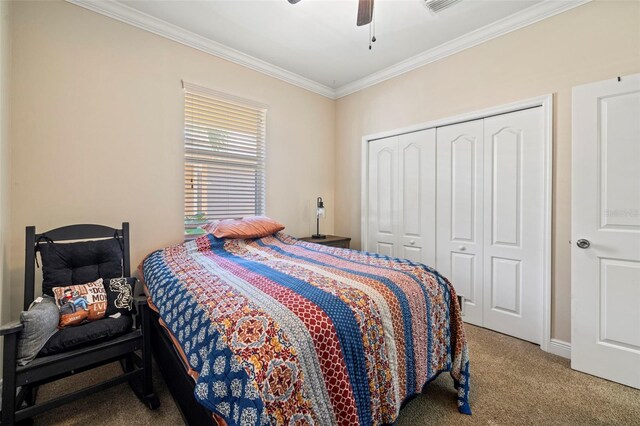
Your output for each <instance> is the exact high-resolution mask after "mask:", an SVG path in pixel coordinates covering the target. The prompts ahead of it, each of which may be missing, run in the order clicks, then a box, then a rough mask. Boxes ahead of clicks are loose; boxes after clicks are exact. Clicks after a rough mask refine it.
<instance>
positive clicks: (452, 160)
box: [436, 120, 483, 325]
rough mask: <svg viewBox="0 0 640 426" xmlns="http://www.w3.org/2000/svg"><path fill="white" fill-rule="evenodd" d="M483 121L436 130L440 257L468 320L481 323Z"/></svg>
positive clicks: (441, 271)
mask: <svg viewBox="0 0 640 426" xmlns="http://www.w3.org/2000/svg"><path fill="white" fill-rule="evenodd" d="M482 140H483V121H482V120H475V121H469V122H466V123H461V124H454V125H451V126H445V127H440V128H438V129H437V159H438V162H437V163H438V171H437V173H438V177H437V202H436V206H437V214H436V217H437V262H436V267H437V268H438V271H439V272H440V273H442V274H443V275H444V276H446V277H447V278H449V280H450V281H451V283H452V284H453V286H454V287H455V289H456V292H457V293H458V294H459V295H463V296H464V297H465V306H464V317H463V318H464V320H465V321H466V322H469V323H471V324H477V325H482V312H483V308H482V304H483V294H482V277H483V274H482V266H483V265H482V250H483V242H482V237H483V232H482V224H483V219H482V215H483V209H482V200H483V194H482V185H483V149H482V147H483V143H482Z"/></svg>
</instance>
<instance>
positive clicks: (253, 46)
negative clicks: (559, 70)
mask: <svg viewBox="0 0 640 426" xmlns="http://www.w3.org/2000/svg"><path fill="white" fill-rule="evenodd" d="M68 1H70V2H72V3H76V4H78V5H80V6H83V7H87V8H90V9H92V10H95V11H97V12H100V13H103V14H105V15H108V16H111V17H114V18H115V19H120V20H123V21H125V22H129V23H132V24H133V25H137V26H139V27H142V28H145V29H147V30H149V31H152V32H156V33H159V34H161V35H165V36H167V37H169V38H172V39H175V40H177V41H180V42H183V43H185V44H191V45H194V47H197V48H201V49H202V50H206V51H210V52H211V53H214V54H218V52H222V53H223V54H219V56H222V57H226V58H227V59H230V60H233V61H235V62H238V63H242V64H245V65H246V64H249V66H251V67H252V68H256V69H258V70H261V71H263V72H266V73H267V74H271V75H274V76H276V77H278V78H282V79H284V80H286V81H290V82H292V83H293V84H298V85H301V86H303V87H307V88H310V90H314V91H317V92H318V93H322V94H324V95H327V96H330V97H336V96H342V95H344V94H346V93H349V92H352V91H355V90H357V89H358V88H362V87H366V85H369V84H373V83H375V82H377V81H382V80H383V79H384V78H388V75H389V74H390V73H392V70H391V69H392V68H394V67H395V68H396V70H394V71H393V72H395V75H397V74H399V73H401V72H405V71H407V70H408V69H411V68H415V66H418V65H421V64H424V63H428V62H431V61H433V60H436V59H438V58H439V57H443V56H446V54H451V53H455V51H459V50H462V49H463V48H466V47H470V46H471V45H473V44H477V43H478V42H482V41H484V40H487V39H490V38H493V37H495V36H497V35H500V34H503V33H506V32H508V31H512V30H514V29H517V28H519V27H521V26H524V25H528V24H530V23H532V22H535V21H537V20H539V19H543V18H545V17H547V16H551V15H553V14H556V13H559V12H561V11H563V10H566V9H568V8H570V7H575V6H577V5H579V4H582V3H584V2H585V1H587V0H544V1H543V0H462V2H460V3H458V4H455V5H454V6H452V7H450V8H448V9H446V10H444V11H442V12H440V13H438V14H433V13H432V12H431V11H429V10H428V9H427V8H426V6H425V5H424V1H423V0H375V35H376V38H377V41H376V42H375V43H374V44H373V48H372V50H369V49H368V36H369V27H368V26H364V27H357V26H356V15H357V9H358V1H357V0H301V1H300V2H299V3H298V4H295V5H292V4H289V2H288V1H287V0H200V1H193V0H172V1H160V0H143V1H141V0H68ZM166 23H169V24H172V25H166ZM179 32H184V34H177V33H179ZM185 34H186V35H185ZM185 40H186V41H185ZM206 43H211V44H212V46H208V47H204V48H203V47H202V45H204V44H206ZM447 46H454V48H445V47H447ZM227 48H231V49H227ZM456 49H457V50H456ZM425 55H426V56H425ZM429 55H430V56H429ZM421 57H422V62H420V63H417V62H416V59H417V58H421ZM255 58H257V59H258V61H255ZM412 61H413V65H412V66H404V68H403V69H398V68H402V66H403V64H407V63H411V62H412ZM396 64H399V65H396ZM274 65H275V67H274ZM376 73H377V74H378V75H381V76H382V77H380V78H377V79H373V76H375V75H376ZM299 76H302V77H303V78H299ZM391 76H392V75H391ZM373 80H375V81H373ZM365 81H368V82H369V83H368V84H364V82H365ZM314 86H316V87H314Z"/></svg>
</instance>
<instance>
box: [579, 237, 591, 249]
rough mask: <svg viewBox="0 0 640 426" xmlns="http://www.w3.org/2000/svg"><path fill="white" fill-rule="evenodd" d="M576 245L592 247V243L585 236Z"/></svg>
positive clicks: (582, 247) (583, 247) (584, 247)
mask: <svg viewBox="0 0 640 426" xmlns="http://www.w3.org/2000/svg"><path fill="white" fill-rule="evenodd" d="M576 245H577V246H578V247H580V248H581V249H588V248H589V247H591V243H590V242H589V240H585V239H584V238H581V239H579V240H578V241H576Z"/></svg>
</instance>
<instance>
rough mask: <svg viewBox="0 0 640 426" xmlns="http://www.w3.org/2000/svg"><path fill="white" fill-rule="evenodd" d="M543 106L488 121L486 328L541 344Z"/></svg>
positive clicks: (485, 143) (485, 222) (485, 259)
mask: <svg viewBox="0 0 640 426" xmlns="http://www.w3.org/2000/svg"><path fill="white" fill-rule="evenodd" d="M543 124H544V123H543V116H542V109H541V108H533V109H528V110H524V111H517V112H513V113H510V114H504V115H499V116H495V117H491V118H487V119H485V125H484V129H485V130H484V131H485V133H484V167H485V178H484V196H485V202H484V228H485V235H486V237H485V241H484V325H485V327H488V328H491V329H493V330H496V331H500V332H503V333H506V334H509V335H512V336H516V337H519V338H521V339H525V340H529V341H531V342H535V343H540V341H541V339H542V336H541V329H542V327H541V324H542V311H541V306H542V281H543V280H542V272H543V271H542V253H543V247H542V241H543V238H542V235H543V230H544V223H543V214H542V206H543V205H544V199H543V197H544V187H543V185H544V178H543V176H542V171H543V167H544V145H543V142H544V139H543V135H542V129H543Z"/></svg>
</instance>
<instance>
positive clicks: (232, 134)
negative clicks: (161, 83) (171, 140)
mask: <svg viewBox="0 0 640 426" xmlns="http://www.w3.org/2000/svg"><path fill="white" fill-rule="evenodd" d="M184 86H185V108H184V111H185V120H184V122H185V124H184V148H185V149H184V179H185V182H184V226H185V234H186V235H187V236H196V235H200V234H203V233H204V230H203V229H202V228H201V227H200V226H201V225H202V224H204V223H206V222H208V221H210V220H213V219H231V218H239V217H243V216H252V215H261V214H264V206H265V122H266V113H267V111H266V108H265V107H264V106H260V105H257V104H254V103H252V102H250V101H243V100H240V99H236V98H233V97H230V96H228V95H224V94H221V93H217V92H215V91H212V90H209V89H205V88H203V87H198V86H195V85H192V84H187V83H185V84H184Z"/></svg>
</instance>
